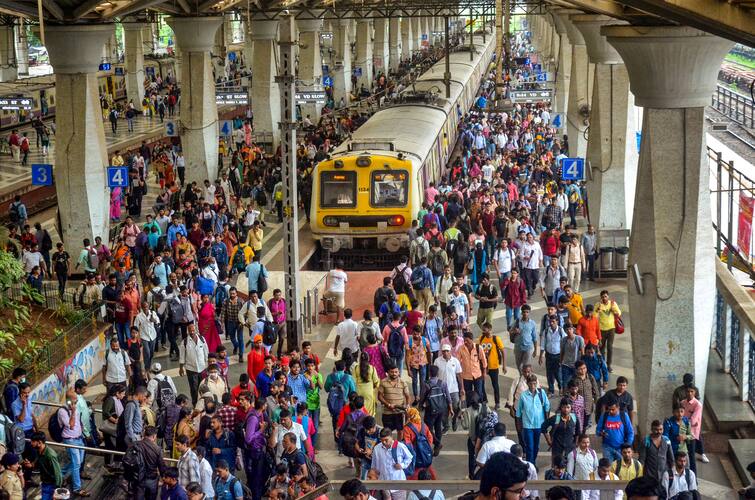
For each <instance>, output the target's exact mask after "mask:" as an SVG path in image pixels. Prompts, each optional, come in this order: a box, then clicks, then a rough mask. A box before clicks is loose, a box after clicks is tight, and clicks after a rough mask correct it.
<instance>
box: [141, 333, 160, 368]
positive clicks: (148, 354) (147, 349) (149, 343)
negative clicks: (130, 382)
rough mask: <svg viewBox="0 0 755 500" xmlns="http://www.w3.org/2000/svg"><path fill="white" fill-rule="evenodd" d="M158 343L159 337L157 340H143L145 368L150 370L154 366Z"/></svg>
mask: <svg viewBox="0 0 755 500" xmlns="http://www.w3.org/2000/svg"><path fill="white" fill-rule="evenodd" d="M156 345H157V338H155V340H142V355H143V356H144V369H145V370H149V369H150V368H151V367H152V356H154V355H155V346H156Z"/></svg>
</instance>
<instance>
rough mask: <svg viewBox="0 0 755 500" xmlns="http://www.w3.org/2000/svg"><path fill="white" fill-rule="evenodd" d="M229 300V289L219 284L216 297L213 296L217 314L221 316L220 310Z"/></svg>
mask: <svg viewBox="0 0 755 500" xmlns="http://www.w3.org/2000/svg"><path fill="white" fill-rule="evenodd" d="M227 299H228V289H226V287H225V286H224V285H221V284H218V286H217V287H216V288H215V295H214V296H213V302H214V303H215V314H216V315H217V316H220V309H221V308H222V307H223V304H224V303H225V301H226V300H227Z"/></svg>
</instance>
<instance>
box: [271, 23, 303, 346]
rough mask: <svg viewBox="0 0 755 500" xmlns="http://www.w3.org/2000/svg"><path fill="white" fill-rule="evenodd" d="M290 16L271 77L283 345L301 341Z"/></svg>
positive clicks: (293, 39) (293, 41)
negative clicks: (277, 146)
mask: <svg viewBox="0 0 755 500" xmlns="http://www.w3.org/2000/svg"><path fill="white" fill-rule="evenodd" d="M294 29H295V28H294V18H293V16H285V17H283V18H282V19H281V21H280V41H279V42H278V45H279V46H280V56H281V59H280V67H279V68H278V76H277V77H276V78H275V81H276V82H277V83H278V85H279V86H280V96H281V121H280V128H281V151H282V155H281V171H282V173H283V214H284V217H283V262H284V272H285V276H284V280H285V281H284V282H285V285H286V289H285V294H286V335H287V339H286V346H287V348H290V347H291V346H295V345H296V346H298V345H300V344H301V342H302V339H303V335H302V324H301V321H300V319H301V306H300V304H299V287H300V283H299V213H298V206H299V203H298V202H299V200H298V195H297V186H296V66H295V65H296V60H295V56H294V48H295V46H296V32H295V31H294Z"/></svg>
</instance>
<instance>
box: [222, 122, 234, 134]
mask: <svg viewBox="0 0 755 500" xmlns="http://www.w3.org/2000/svg"><path fill="white" fill-rule="evenodd" d="M232 132H233V122H232V121H231V120H223V121H222V122H220V135H222V136H224V137H230V135H231V133H232Z"/></svg>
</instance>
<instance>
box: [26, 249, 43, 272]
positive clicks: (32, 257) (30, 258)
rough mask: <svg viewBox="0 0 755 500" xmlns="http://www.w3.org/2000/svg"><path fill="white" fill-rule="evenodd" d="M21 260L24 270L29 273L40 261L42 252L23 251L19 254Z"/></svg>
mask: <svg viewBox="0 0 755 500" xmlns="http://www.w3.org/2000/svg"><path fill="white" fill-rule="evenodd" d="M21 262H22V263H23V265H24V272H25V273H27V274H28V273H30V272H31V271H32V269H34V267H36V266H38V265H40V263H41V262H42V254H41V253H39V252H24V254H23V255H22V256H21Z"/></svg>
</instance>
